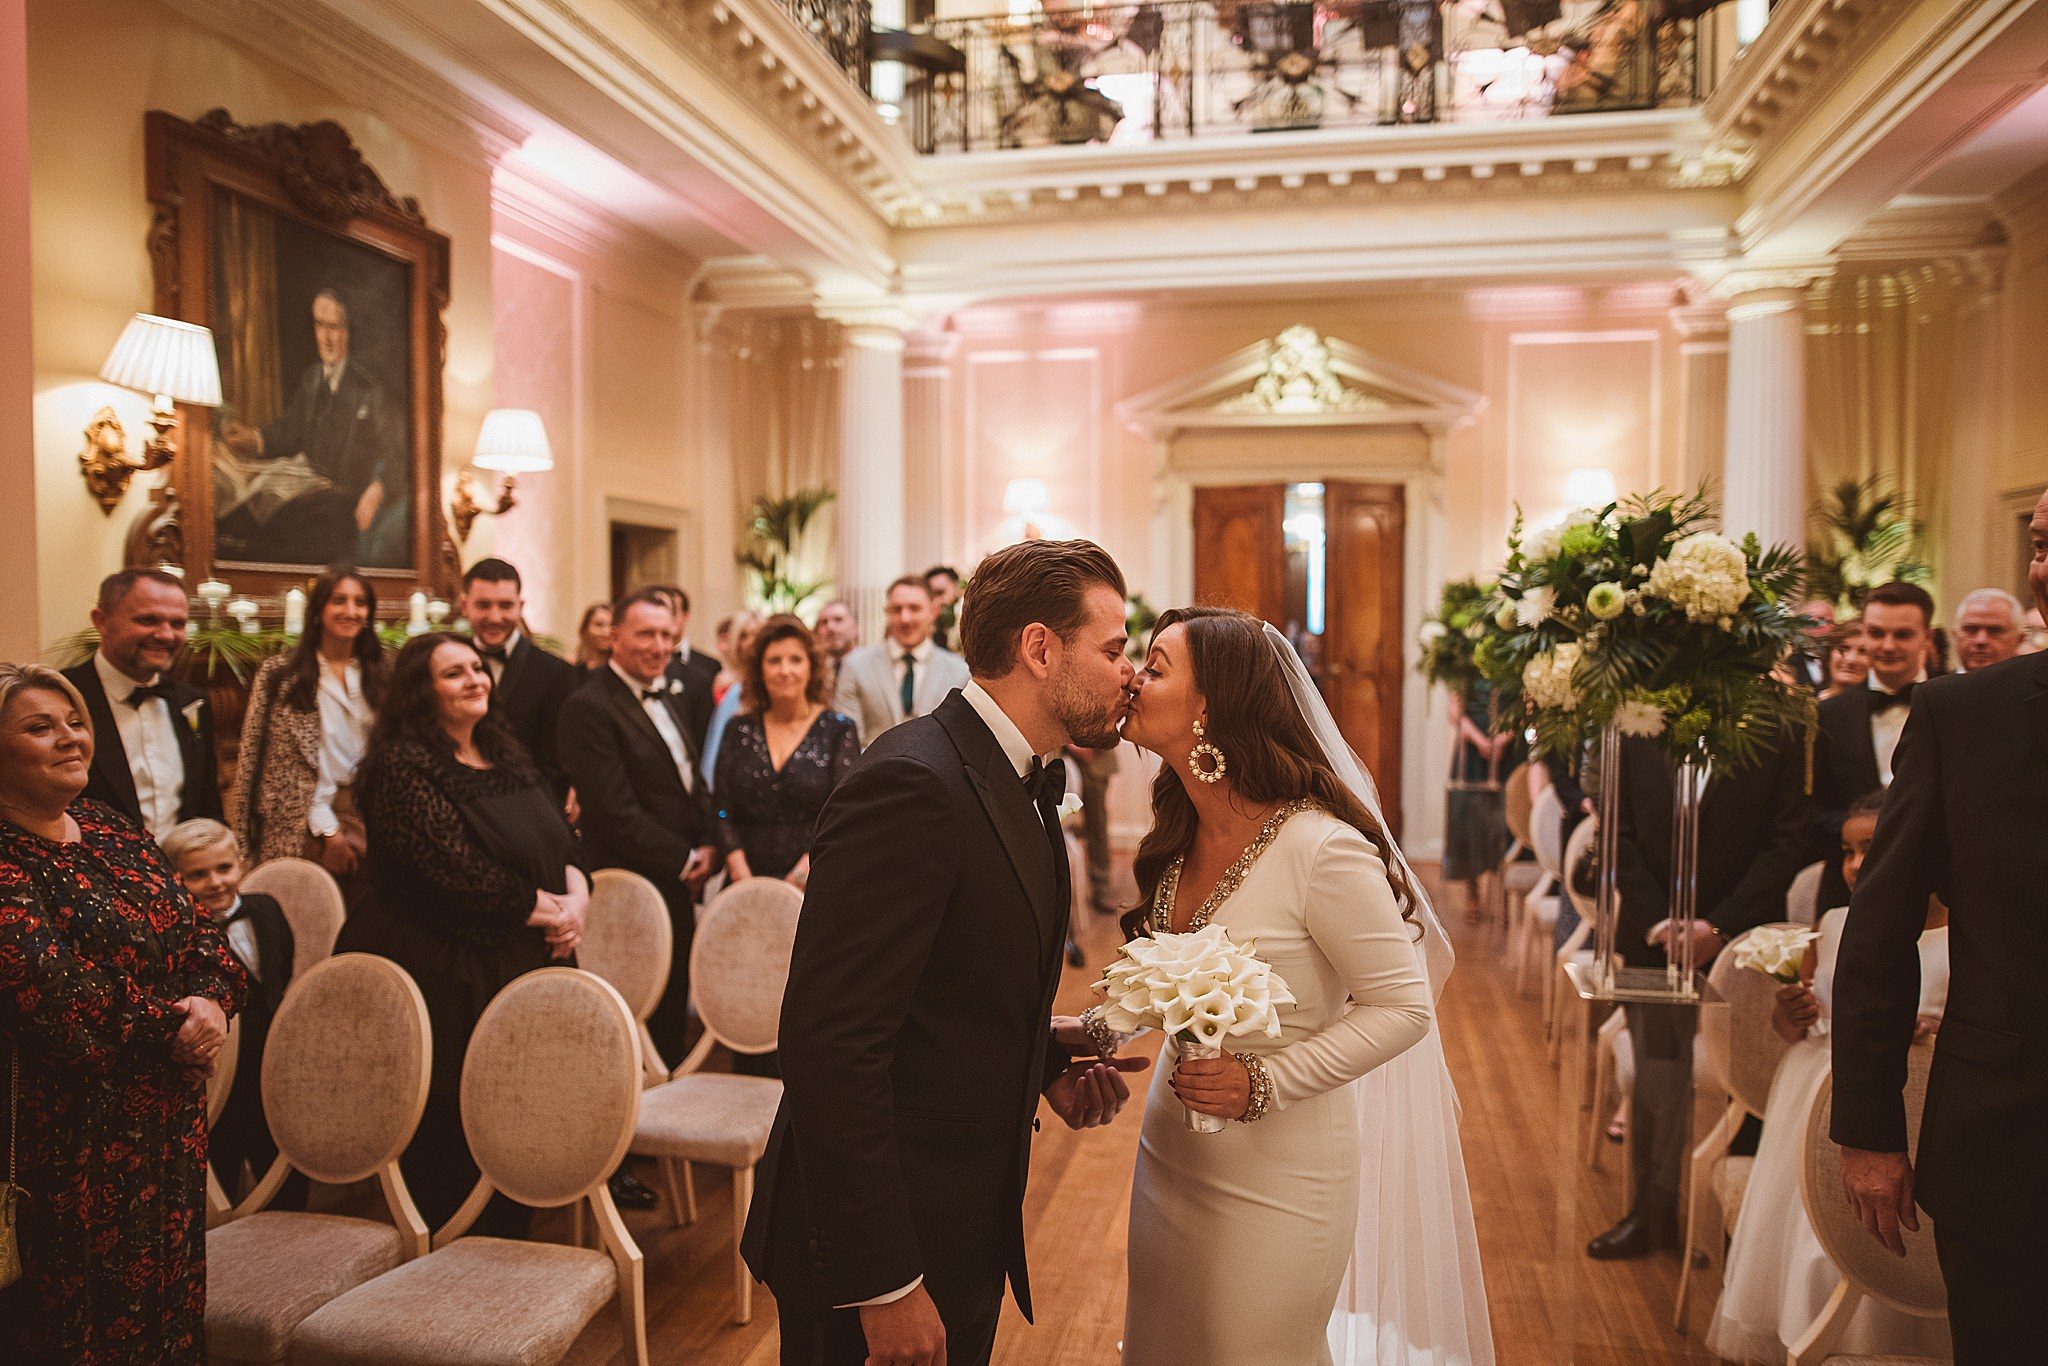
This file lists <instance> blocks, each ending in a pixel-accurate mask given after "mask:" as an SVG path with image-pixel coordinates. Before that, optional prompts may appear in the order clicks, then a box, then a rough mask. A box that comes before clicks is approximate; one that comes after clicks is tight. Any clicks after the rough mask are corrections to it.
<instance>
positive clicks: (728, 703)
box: [697, 612, 761, 783]
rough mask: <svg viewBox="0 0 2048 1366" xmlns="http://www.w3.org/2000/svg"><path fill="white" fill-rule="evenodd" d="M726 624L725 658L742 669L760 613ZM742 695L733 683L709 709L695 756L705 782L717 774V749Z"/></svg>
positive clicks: (757, 630)
mask: <svg viewBox="0 0 2048 1366" xmlns="http://www.w3.org/2000/svg"><path fill="white" fill-rule="evenodd" d="M726 622H727V623H729V624H730V625H731V627H732V629H731V630H730V631H729V632H727V635H726V644H725V649H726V651H727V653H726V658H728V659H731V660H733V661H734V663H735V664H739V665H742V666H743V664H744V661H745V659H746V655H747V652H748V651H749V650H751V649H753V648H754V641H755V638H756V637H757V636H759V635H760V633H761V614H760V613H759V612H738V613H735V614H734V615H732V616H730V617H727V618H726ZM722 676H723V674H722V672H721V677H722ZM734 677H735V679H736V680H737V678H738V677H739V675H737V674H736V675H734ZM741 696H742V690H741V689H740V687H739V686H738V683H737V682H735V684H734V686H732V687H730V688H727V689H726V690H725V692H724V694H723V695H722V696H720V697H719V699H718V705H717V706H715V707H713V708H712V709H711V724H710V725H709V726H707V727H706V728H705V730H704V744H703V746H702V751H703V752H702V753H700V754H699V755H698V756H697V771H698V772H699V773H701V774H703V775H704V781H705V782H706V783H709V782H710V781H711V779H712V777H713V775H715V774H716V773H717V772H718V751H719V746H721V745H722V744H723V743H724V742H725V731H726V727H728V726H730V725H731V724H732V719H733V717H735V716H738V715H739V713H740V699H741Z"/></svg>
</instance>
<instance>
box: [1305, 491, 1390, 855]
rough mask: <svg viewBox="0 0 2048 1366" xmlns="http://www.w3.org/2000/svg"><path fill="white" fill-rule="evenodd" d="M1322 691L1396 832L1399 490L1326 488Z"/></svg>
mask: <svg viewBox="0 0 2048 1366" xmlns="http://www.w3.org/2000/svg"><path fill="white" fill-rule="evenodd" d="M1324 499H1325V502H1324V517H1325V527H1326V530H1325V534H1326V535H1327V537H1328V544H1329V591H1328V608H1327V613H1328V615H1327V623H1326V627H1325V633H1324V640H1323V659H1324V668H1323V671H1322V674H1323V688H1324V693H1325V696H1326V698H1327V699H1328V701H1329V704H1330V710H1331V712H1333V713H1334V714H1335V715H1336V718H1337V725H1338V728H1339V729H1341V730H1342V731H1343V732H1344V738H1345V739H1347V740H1349V741H1350V742H1351V747H1352V748H1353V749H1354V750H1356V751H1358V757H1359V758H1361V759H1363V760H1364V761H1365V763H1366V766H1367V767H1368V768H1370V769H1371V770H1372V777H1373V781H1374V782H1375V783H1376V784H1378V785H1379V789H1380V803H1381V805H1382V806H1384V807H1385V808H1386V812H1387V820H1388V821H1389V822H1390V823H1391V824H1392V825H1393V827H1394V830H1393V834H1394V835H1395V836H1396V837H1397V838H1398V837H1399V835H1400V827H1401V684H1402V679H1403V671H1402V659H1401V654H1402V642H1403V639H1404V632H1403V630H1402V621H1401V599H1402V573H1401V569H1402V562H1403V555H1404V552H1405V544H1404V542H1405V536H1406V515H1405V514H1406V509H1405V505H1404V500H1403V494H1402V490H1401V487H1400V485H1398V484H1346V483H1337V482H1331V483H1330V484H1328V485H1327V486H1326V489H1325V493H1324Z"/></svg>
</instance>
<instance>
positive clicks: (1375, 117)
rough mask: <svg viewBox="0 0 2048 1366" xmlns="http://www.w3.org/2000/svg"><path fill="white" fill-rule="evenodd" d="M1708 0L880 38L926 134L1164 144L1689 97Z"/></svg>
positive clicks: (1180, 12)
mask: <svg viewBox="0 0 2048 1366" xmlns="http://www.w3.org/2000/svg"><path fill="white" fill-rule="evenodd" d="M1713 4H1714V0H1707V2H1706V3H1698V2H1697V0H1694V2H1693V3H1686V0H1335V2H1334V3H1320V2H1317V0H1281V2H1280V3H1232V0H1157V2H1156V3H1144V4H1109V5H1084V6H1081V7H1077V8H1071V9H1067V8H1063V9H1057V10H1054V11H1051V12H1048V13H1042V14H1034V15H1029V16H1025V17H1012V16H993V17H986V18H975V19H947V20H941V21H939V22H936V23H933V24H931V25H929V26H928V27H925V28H922V29H920V30H919V31H918V32H916V33H914V34H903V35H896V34H886V33H884V34H878V35H876V54H877V57H878V64H879V62H880V61H898V62H901V63H902V64H903V65H904V66H905V67H906V68H907V70H906V72H905V75H906V80H905V81H904V82H903V83H902V94H901V96H900V101H901V104H900V109H899V117H900V119H901V121H902V122H903V123H904V125H905V126H906V127H907V129H908V130H909V132H910V134H911V137H912V140H913V141H914V142H915V143H916V145H917V147H918V149H919V150H920V151H924V152H949V151H979V150H983V149H988V148H1004V147H1032V146H1049V145H1057V144H1078V143H1091V142H1097V143H1111V144H1119V143H1125V144H1127V143H1145V142H1163V141H1168V140H1178V139H1183V138H1201V137H1214V136H1219V135H1224V134H1235V133H1276V132H1283V131H1291V130H1299V129H1310V128H1334V127H1345V126H1359V125H1391V124H1420V123H1447V122H1477V121H1502V120H1515V119H1529V118H1539V117H1544V116H1548V115H1553V114H1576V113H1587V112H1594V111H1607V110H1622V109H1650V108H1657V107H1661V106H1668V105H1687V104H1695V103H1698V102H1700V101H1701V100H1703V99H1704V98H1705V97H1706V96H1707V94H1708V93H1709V87H1710V85H1711V82H1712V79H1713V76H1714V74H1715V73H1716V72H1717V71H1718V69H1719V62H1718V61H1717V60H1716V54H1715V52H1714V51H1713V50H1712V49H1713V44H1714V40H1715V32H1716V26H1715V23H1714V18H1713V16H1712V14H1711V13H1710V12H1709V11H1711V9H1712V7H1713ZM1695 14H1697V15H1698V16H1699V17H1692V16H1693V15H1695ZM892 40H893V43H894V52H895V53H900V54H901V55H891V46H890V45H891V43H892ZM891 84H892V87H893V84H894V83H891Z"/></svg>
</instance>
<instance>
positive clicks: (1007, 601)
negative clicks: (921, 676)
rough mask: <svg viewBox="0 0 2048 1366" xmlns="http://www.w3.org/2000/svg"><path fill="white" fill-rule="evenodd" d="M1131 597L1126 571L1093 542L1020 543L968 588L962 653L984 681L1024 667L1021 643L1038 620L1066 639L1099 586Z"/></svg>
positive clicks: (979, 568) (995, 557) (982, 568)
mask: <svg viewBox="0 0 2048 1366" xmlns="http://www.w3.org/2000/svg"><path fill="white" fill-rule="evenodd" d="M1098 584H1100V585H1102V586H1103V587H1105V588H1110V589H1114V590H1115V592H1116V595H1117V596H1118V597H1120V598H1121V597H1126V596H1128V594H1127V593H1126V592H1125V589H1124V571H1123V570H1121V569H1119V568H1117V566H1116V561H1115V560H1112V559H1111V558H1110V557H1109V552H1108V551H1106V550H1104V549H1103V548H1102V547H1101V546H1099V545H1097V544H1095V542H1093V541H1019V542H1018V543H1017V544H1015V545H1010V546H1004V547H1003V548H1002V549H1001V550H998V551H996V552H995V553H994V554H992V555H990V556H989V557H988V558H987V559H985V560H983V561H982V562H981V563H980V564H978V565H976V566H975V568H974V574H973V576H972V577H971V578H969V579H968V581H967V583H966V584H965V585H964V586H963V587H962V589H961V604H962V611H961V618H960V653H961V654H962V655H964V656H965V657H966V659H967V670H968V672H969V673H971V674H973V675H974V676H975V677H977V678H1002V677H1005V676H1006V675H1007V674H1008V673H1009V672H1010V670H1012V669H1014V668H1016V667H1017V638H1018V636H1020V635H1021V634H1022V633H1023V631H1024V628H1025V627H1027V626H1029V625H1031V623H1033V622H1038V623H1040V624H1042V625H1043V626H1044V627H1045V628H1046V629H1047V630H1049V631H1051V632H1052V633H1053V634H1054V635H1056V636H1058V637H1059V638H1060V639H1061V640H1062V641H1067V640H1072V639H1073V637H1074V632H1075V631H1077V630H1079V629H1080V628H1081V623H1082V622H1083V621H1085V620H1086V619H1087V616H1088V605H1087V601H1088V590H1089V589H1090V588H1093V587H1095V586H1096V585H1098Z"/></svg>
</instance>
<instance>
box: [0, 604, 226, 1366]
mask: <svg viewBox="0 0 2048 1366" xmlns="http://www.w3.org/2000/svg"><path fill="white" fill-rule="evenodd" d="M121 596H122V595H121V594H117V595H116V596H115V603H116V605H117V607H118V605H119V602H120V597H121ZM176 606H177V609H178V614H179V615H180V616H182V613H183V598H182V594H181V595H180V596H179V598H178V600H177V604H176ZM171 609H172V601H171V596H170V594H169V593H168V592H166V593H164V594H162V595H161V596H160V605H159V606H157V607H154V608H152V609H151V614H152V615H154V614H157V613H161V615H162V617H163V618H165V619H168V617H169V616H170V614H171ZM92 758H93V726H92V721H91V714H90V712H89V711H88V710H87V707H86V703H85V699H84V698H83V697H82V696H80V694H79V690H78V688H77V686H76V685H75V684H73V683H72V682H71V681H70V680H69V679H67V678H65V677H64V676H63V675H61V674H59V673H57V672H56V671H55V670H53V669H46V668H44V667H42V666H41V665H37V664H4V665H0V1041H4V1043H5V1045H6V1048H7V1050H8V1053H9V1055H10V1066H11V1067H12V1069H13V1071H12V1072H11V1074H10V1075H11V1078H12V1080H11V1082H10V1090H11V1092H12V1095H11V1111H12V1116H13V1118H12V1122H11V1125H10V1127H11V1130H12V1132H11V1135H10V1140H9V1143H10V1148H11V1152H12V1159H13V1170H12V1174H11V1179H12V1181H13V1182H14V1184H15V1185H17V1186H19V1187H20V1188H21V1190H22V1191H23V1192H25V1195H24V1196H22V1197H21V1198H19V1199H18V1201H17V1203H16V1204H15V1211H16V1217H17V1223H16V1226H15V1230H14V1233H15V1238H16V1248H17V1250H18V1251H19V1253H20V1258H21V1264H22V1268H23V1271H22V1279H20V1280H19V1281H17V1282H15V1283H14V1284H13V1285H12V1286H9V1287H8V1288H6V1289H5V1290H0V1361H7V1362H20V1363H24V1366H72V1363H75V1362H151V1363H156V1362H169V1363H185V1364H187V1366H197V1364H198V1363H199V1362H201V1361H202V1360H203V1359H204V1357H205V1351H206V1341H205V1326H204V1322H203V1316H204V1312H205V1305H206V1217H205V1205H206V1157H205V1153H206V1079H207V1077H208V1076H210V1075H211V1074H212V1070H213V1066H214V1060H215V1058H216V1057H217V1056H218V1055H219V1052H220V1049H221V1047H222V1045H223V1044H224V1043H225V1042H226V1041H227V1032H228V1016H229V1015H231V1014H232V1013H234V1012H235V1011H236V1010H238V1009H240V1008H241V1004H242V1000H243V997H244V995H245V994H246V992H247V990H248V977H247V974H246V973H244V972H243V971H242V968H241V966H240V965H239V964H237V963H236V962H235V959H234V955H233V954H231V953H230V952H229V951H228V946H227V942H226V940H225V939H224V938H223V937H222V935H221V932H220V929H219V927H217V926H216V925H215V924H214V922H213V920H212V918H211V917H210V916H202V915H200V914H199V911H198V909H197V908H196V907H195V906H194V905H193V904H192V899H191V898H190V897H189V896H187V895H186V894H185V891H184V889H183V888H181V887H180V886H179V885H178V880H177V875H176V874H175V873H174V872H173V871H172V869H171V865H170V863H169V861H168V860H166V859H165V858H164V856H163V853H162V852H161V851H160V850H159V849H158V848H157V847H156V844H155V842H154V841H152V840H151V839H150V838H149V837H148V836H147V835H146V834H144V833H143V832H142V830H141V829H139V828H138V827H137V826H136V824H135V822H134V821H132V820H131V819H129V818H128V817H127V816H125V815H124V814H122V813H120V812H118V811H116V810H115V809H114V808H113V807H111V806H109V805H107V804H106V803H104V802H101V801H98V800H96V799H94V798H92V797H89V796H82V795H81V794H82V793H84V792H85V790H86V787H87V781H88V774H89V773H90V771H91V765H92Z"/></svg>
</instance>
